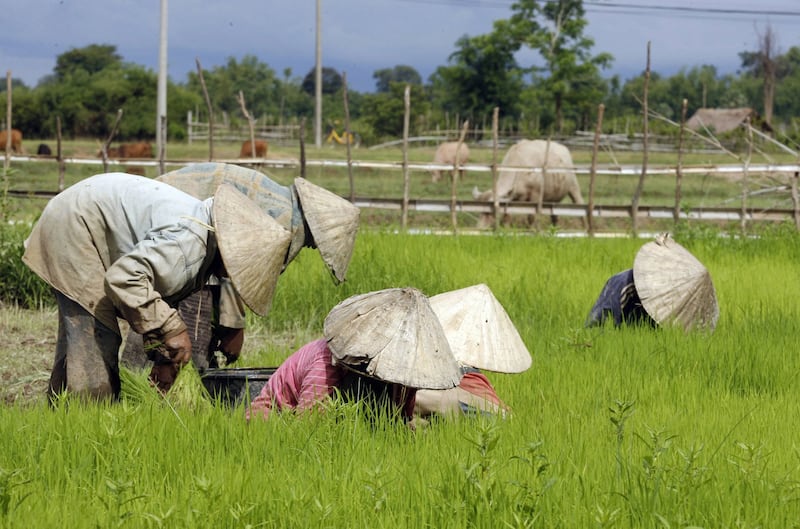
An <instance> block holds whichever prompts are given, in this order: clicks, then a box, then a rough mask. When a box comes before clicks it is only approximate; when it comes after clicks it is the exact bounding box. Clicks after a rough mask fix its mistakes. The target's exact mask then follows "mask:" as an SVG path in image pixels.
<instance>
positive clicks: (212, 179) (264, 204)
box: [156, 162, 302, 230]
mask: <svg viewBox="0 0 800 529" xmlns="http://www.w3.org/2000/svg"><path fill="white" fill-rule="evenodd" d="M156 180H159V181H161V182H164V183H167V184H169V185H171V186H172V187H176V188H178V189H180V190H181V191H183V192H184V193H188V194H190V195H192V196H193V197H195V198H198V199H200V200H205V199H207V198H209V197H211V196H214V193H215V192H216V191H217V188H218V187H219V186H220V184H223V183H225V184H231V185H233V186H234V187H235V188H236V189H238V190H239V191H241V192H242V193H243V194H244V195H245V196H247V197H248V198H249V199H251V200H252V201H253V202H255V203H256V204H257V205H258V206H259V207H260V208H261V209H262V210H264V212H265V213H267V214H268V215H269V216H270V217H272V218H273V219H275V220H276V221H278V224H280V225H281V226H283V227H284V228H286V229H287V230H291V229H292V225H293V224H299V225H300V226H302V219H301V218H300V212H299V210H298V212H297V217H298V218H297V219H294V221H293V219H292V215H293V209H294V205H293V196H292V192H291V189H290V188H289V187H288V186H282V185H280V184H279V183H277V182H275V181H274V180H272V179H271V178H270V177H269V176H268V175H266V174H264V173H262V172H260V171H256V170H255V169H250V168H247V167H241V166H238V165H234V164H230V163H220V162H203V163H196V164H190V165H187V166H185V167H182V168H180V169H177V170H175V171H170V172H168V173H164V174H163V175H161V176H159V177H158V178H156Z"/></svg>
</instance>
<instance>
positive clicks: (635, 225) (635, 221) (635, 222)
mask: <svg viewBox="0 0 800 529" xmlns="http://www.w3.org/2000/svg"><path fill="white" fill-rule="evenodd" d="M649 85H650V42H649V41H648V42H647V68H646V69H645V71H644V95H643V98H642V117H643V119H644V123H643V133H644V135H643V138H642V174H641V175H640V176H639V184H638V185H637V186H636V192H634V194H633V200H632V201H631V226H632V231H633V236H634V237H636V236H637V235H638V233H639V199H640V198H641V196H642V190H643V189H644V178H645V176H647V148H648V140H649V138H648V134H649V129H648V122H649V119H650V116H649V113H648V109H647V90H648V87H649Z"/></svg>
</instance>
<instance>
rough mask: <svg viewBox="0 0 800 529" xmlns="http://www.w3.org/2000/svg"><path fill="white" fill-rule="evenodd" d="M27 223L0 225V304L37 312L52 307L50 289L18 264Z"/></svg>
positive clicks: (27, 269) (22, 249) (20, 258)
mask: <svg viewBox="0 0 800 529" xmlns="http://www.w3.org/2000/svg"><path fill="white" fill-rule="evenodd" d="M30 229H31V226H30V225H28V224H27V223H22V224H21V223H9V222H7V221H5V222H3V224H2V225H0V303H8V304H11V305H19V306H20V307H24V308H40V307H42V306H44V305H49V304H53V303H54V298H53V295H52V293H51V292H50V287H49V285H47V283H45V282H44V281H42V279H41V278H39V276H37V275H36V274H34V273H33V272H32V271H31V269H30V268H28V267H27V266H26V265H25V263H23V262H22V254H23V252H24V246H23V242H24V241H25V237H27V235H28V233H29V232H30Z"/></svg>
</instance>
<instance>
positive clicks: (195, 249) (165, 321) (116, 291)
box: [105, 229, 206, 340]
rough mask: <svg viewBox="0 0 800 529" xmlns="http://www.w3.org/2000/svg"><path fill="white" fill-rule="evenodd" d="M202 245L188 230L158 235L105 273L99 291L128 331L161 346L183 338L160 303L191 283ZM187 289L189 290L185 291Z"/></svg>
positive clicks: (179, 324) (177, 321)
mask: <svg viewBox="0 0 800 529" xmlns="http://www.w3.org/2000/svg"><path fill="white" fill-rule="evenodd" d="M205 252H206V243H205V241H204V240H202V239H201V238H200V237H199V236H198V235H197V234H195V233H192V232H190V231H188V230H180V229H175V230H172V231H163V232H160V233H158V234H156V235H155V236H153V237H152V238H149V239H146V240H144V241H141V242H140V243H139V244H138V245H136V247H135V248H134V249H133V250H131V251H130V252H128V253H127V254H126V255H124V256H122V257H120V258H119V259H117V261H115V262H114V264H113V265H111V266H110V267H109V268H108V270H107V271H106V275H105V290H106V294H107V295H108V296H109V298H111V300H112V302H113V303H114V306H115V307H116V308H117V310H118V311H119V312H120V314H121V315H122V317H123V318H124V319H125V320H127V321H128V323H130V325H131V327H132V328H133V330H134V331H136V332H138V333H139V334H143V335H157V336H159V337H160V338H161V339H163V340H168V339H170V338H172V337H175V336H177V335H180V334H181V333H184V332H186V325H185V324H184V323H183V320H181V318H180V316H179V315H178V312H177V310H176V309H174V308H172V307H171V306H170V305H169V304H168V303H167V302H166V301H165V300H164V298H165V297H169V296H172V295H175V294H178V293H181V292H186V291H187V287H190V286H191V285H192V284H195V283H197V279H198V277H197V276H198V275H199V274H200V272H201V269H202V266H203V263H204V260H205V257H206V255H205ZM189 289H190V288H189Z"/></svg>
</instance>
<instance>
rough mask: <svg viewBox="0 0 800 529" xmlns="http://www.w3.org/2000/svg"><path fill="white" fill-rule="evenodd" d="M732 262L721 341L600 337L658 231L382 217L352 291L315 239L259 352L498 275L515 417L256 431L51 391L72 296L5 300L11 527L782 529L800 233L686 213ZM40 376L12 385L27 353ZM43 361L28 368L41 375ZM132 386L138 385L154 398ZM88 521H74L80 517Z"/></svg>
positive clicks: (706, 246)
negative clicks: (334, 314) (426, 226)
mask: <svg viewBox="0 0 800 529" xmlns="http://www.w3.org/2000/svg"><path fill="white" fill-rule="evenodd" d="M675 236H676V238H677V239H678V240H679V241H680V242H681V243H683V244H684V245H685V246H686V247H687V248H688V249H689V250H690V251H692V252H693V253H694V254H695V255H696V256H697V257H698V258H699V259H700V260H701V261H702V262H703V263H704V264H706V266H707V267H708V268H709V270H710V272H711V274H712V277H713V280H714V283H715V286H716V288H717V294H718V298H719V303H720V309H721V316H720V320H719V325H718V327H717V330H716V332H715V333H714V334H713V335H704V334H691V335H685V334H683V333H682V332H680V331H677V330H674V329H660V330H651V329H640V328H621V329H613V328H604V329H592V330H588V329H584V328H583V321H584V318H585V316H586V314H587V313H588V311H589V308H590V307H591V305H592V303H593V302H594V300H595V298H596V296H597V294H599V291H600V289H601V288H602V286H603V283H604V282H605V280H606V279H607V277H608V276H609V275H611V274H612V273H614V272H616V271H619V270H622V269H624V268H627V267H629V266H631V263H632V259H633V256H634V255H635V252H636V250H637V249H638V248H639V246H640V245H641V244H642V241H641V240H634V239H613V240H612V239H593V240H590V239H580V240H578V239H562V238H557V237H554V236H547V235H542V236H523V235H514V234H505V235H481V236H455V237H454V236H433V235H399V234H396V233H394V232H393V231H391V230H386V231H383V230H371V229H364V230H363V232H362V233H361V235H360V236H359V239H358V242H357V245H356V251H355V255H354V258H353V261H352V265H351V269H350V271H349V279H348V281H347V282H346V283H345V284H343V285H341V286H338V287H336V286H334V285H333V284H332V282H331V280H330V278H329V277H328V275H327V272H325V270H324V267H323V265H322V262H321V259H320V257H319V255H318V253H317V252H315V251H312V250H304V251H303V252H301V254H300V256H299V258H298V260H297V261H296V262H295V263H293V264H292V266H290V267H289V269H288V270H287V271H286V273H285V274H284V276H283V277H282V278H281V280H280V281H279V284H278V290H277V292H276V296H275V300H274V304H273V307H272V310H271V313H270V315H269V316H268V317H267V318H266V319H260V318H259V319H256V318H251V320H250V322H249V329H250V330H249V332H248V338H247V341H246V350H245V353H244V356H243V358H242V365H250V366H265V365H276V363H278V362H280V361H281V360H282V359H283V358H285V357H286V356H287V355H288V354H289V353H290V352H291V351H293V350H294V349H295V348H296V347H297V346H299V345H301V344H303V343H305V342H306V341H308V340H310V339H313V338H316V337H318V336H319V335H320V333H321V325H322V319H323V317H324V315H325V314H326V313H327V311H328V310H329V308H330V307H332V306H333V305H334V304H335V303H336V302H337V301H339V300H341V299H344V298H345V297H347V296H349V295H351V294H355V293H360V292H365V291H370V290H375V289H379V288H386V287H392V286H415V287H417V288H420V289H421V290H423V292H425V293H427V294H430V295H433V294H436V293H439V292H442V291H446V290H450V289H453V288H460V287H464V286H468V285H471V284H475V283H480V282H485V283H487V284H488V285H489V286H490V287H491V288H492V290H493V291H494V293H495V295H496V296H497V297H498V299H499V300H500V301H501V302H502V303H503V304H504V306H505V307H506V309H507V310H508V312H509V314H510V316H511V317H512V319H513V321H514V322H515V323H516V325H517V327H518V329H519V331H520V333H521V335H522V337H523V339H524V341H525V343H526V344H527V345H528V348H529V349H530V351H531V353H532V355H533V360H534V361H533V366H532V368H531V369H530V370H528V371H527V372H525V373H523V374H519V375H500V374H489V377H490V379H491V380H492V382H493V383H494V385H495V386H496V388H497V391H498V393H499V395H500V396H501V397H502V398H503V399H504V400H505V401H506V402H507V403H508V404H509V406H511V408H512V409H513V416H512V417H510V418H509V419H507V420H504V421H493V420H483V419H475V420H461V421H457V422H450V423H441V424H438V423H437V424H433V425H432V427H430V428H428V429H427V430H425V431H417V432H414V433H412V432H410V431H407V429H406V428H405V427H404V426H402V425H399V424H397V423H395V422H393V421H392V420H390V419H389V418H387V417H383V416H378V417H373V416H370V415H369V414H367V413H365V412H364V411H363V410H359V409H358V408H357V407H354V406H352V405H334V406H332V407H331V408H330V409H328V411H327V413H324V414H318V415H314V416H305V417H294V416H291V415H286V416H282V417H275V418H274V420H270V421H267V422H262V421H260V422H256V423H252V424H249V425H247V424H246V423H245V421H244V419H243V410H242V409H241V408H240V409H235V410H226V409H224V408H216V407H207V408H206V407H200V408H194V409H193V408H188V407H186V406H181V405H179V404H173V406H174V409H172V408H171V407H170V406H168V405H167V403H166V402H164V401H162V400H160V399H150V400H147V399H142V398H141V396H140V395H137V394H135V393H134V394H131V393H128V394H127V396H126V399H125V400H124V401H123V402H122V403H120V404H118V405H115V406H110V407H105V406H83V405H80V404H79V403H77V402H74V401H72V402H62V403H61V404H59V405H58V406H57V407H56V409H53V410H49V409H47V406H46V405H44V404H43V402H42V401H41V400H40V399H39V400H37V399H31V398H18V395H17V398H16V400H15V396H11V395H9V394H8V391H9V390H10V389H11V388H15V390H16V391H17V393H19V392H24V391H29V392H31V393H32V394H33V395H39V394H40V393H39V390H40V389H41V388H36V386H37V384H40V383H41V381H42V380H43V379H44V377H46V370H47V369H49V356H50V355H51V354H52V347H53V337H54V313H53V312H52V311H51V310H47V309H46V310H41V311H27V310H24V311H23V310H20V309H14V308H10V307H4V308H3V309H2V311H0V326H1V327H2V328H1V329H0V335H2V336H3V344H2V346H0V358H2V359H3V360H2V362H0V364H2V365H3V366H4V369H5V370H6V373H4V375H3V377H4V380H5V382H4V390H5V391H6V395H5V397H6V399H7V400H8V401H15V404H9V405H6V406H2V407H0V439H3V450H2V451H0V500H2V501H0V520H1V521H2V524H3V526H4V527H31V526H38V527H50V526H65V525H67V526H69V527H75V528H79V527H96V526H101V527H110V526H133V527H157V526H158V527H160V526H170V527H197V526H206V527H208V526H225V527H276V528H278V527H280V528H286V527H297V528H300V527H313V526H318V527H398V526H402V527H565V528H566V527H752V528H755V527H774V528H786V527H796V526H797V521H798V519H797V503H798V501H799V500H800V458H799V457H798V453H799V452H798V433H797V432H798V431H800V423H799V419H798V417H800V413H798V412H800V410H799V409H798V402H800V398H799V397H800V384H798V376H797V375H798V367H797V362H796V361H795V358H794V356H795V355H794V353H795V351H796V349H797V345H796V342H797V341H796V336H797V333H798V330H800V329H799V328H798V327H800V324H799V323H798V322H800V314H799V313H798V312H800V310H799V308H798V304H797V296H798V294H800V275H799V274H798V273H797V272H798V268H797V266H798V265H797V263H798V258H800V244H798V243H800V239H798V236H797V235H796V233H795V232H794V229H793V228H786V229H783V228H781V229H776V230H773V231H772V232H771V233H766V234H763V235H762V236H761V238H758V239H753V238H736V237H720V236H718V234H716V233H714V234H709V233H707V232H706V231H704V230H694V229H692V228H691V227H684V228H683V229H681V230H679V231H678V232H677V233H676V235H675ZM15 362H16V363H17V365H18V366H19V369H17V370H16V371H15V372H14V373H13V377H11V378H9V376H8V374H7V370H8V366H9V365H12V364H13V363H15ZM26 377H27V381H26V380H25V378H26ZM130 390H131V388H130V387H128V388H127V391H129V392H130ZM65 521H68V523H67V522H65Z"/></svg>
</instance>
